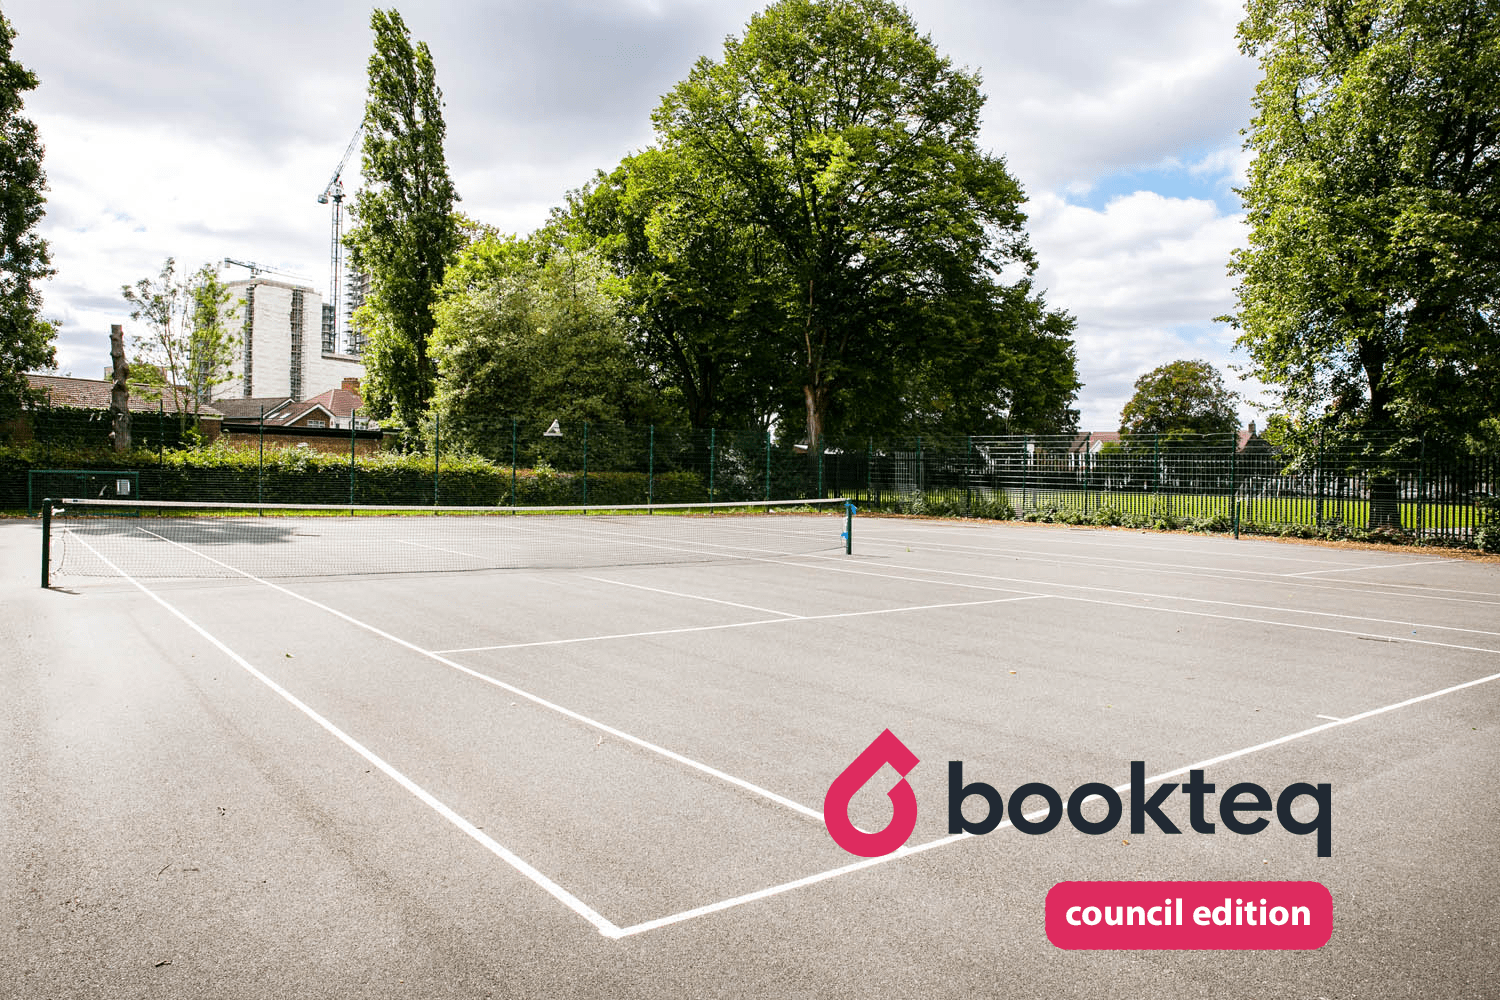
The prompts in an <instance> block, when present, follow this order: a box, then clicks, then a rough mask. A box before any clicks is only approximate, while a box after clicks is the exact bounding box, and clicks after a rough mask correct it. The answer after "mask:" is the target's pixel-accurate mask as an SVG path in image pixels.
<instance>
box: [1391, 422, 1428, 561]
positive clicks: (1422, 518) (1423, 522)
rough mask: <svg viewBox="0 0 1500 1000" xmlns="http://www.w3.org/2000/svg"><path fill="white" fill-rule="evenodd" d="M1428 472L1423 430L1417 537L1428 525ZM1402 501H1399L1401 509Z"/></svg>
mask: <svg viewBox="0 0 1500 1000" xmlns="http://www.w3.org/2000/svg"><path fill="white" fill-rule="evenodd" d="M1426 472H1427V432H1426V431H1423V432H1422V439H1421V442H1420V443H1419V444H1418V445H1417V538H1419V539H1420V538H1421V537H1422V530H1423V529H1424V528H1426V527H1427V514H1426V505H1425V503H1424V497H1425V494H1426V486H1427V483H1426V475H1425V473H1426ZM1399 506H1400V501H1397V507H1398V509H1399Z"/></svg>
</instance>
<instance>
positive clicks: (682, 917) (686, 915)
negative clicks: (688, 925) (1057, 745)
mask: <svg viewBox="0 0 1500 1000" xmlns="http://www.w3.org/2000/svg"><path fill="white" fill-rule="evenodd" d="M1495 680H1500V674H1490V675H1489V676H1488V677H1480V678H1477V679H1476V680H1472V681H1465V682H1464V683H1462V684H1455V685H1453V686H1452V687H1446V688H1443V689H1442V690H1441V691H1432V692H1429V693H1428V694H1422V695H1417V696H1416V697H1414V698H1408V699H1406V700H1405V701H1398V702H1396V703H1394V704H1391V705H1384V706H1382V707H1380V708H1374V709H1371V710H1370V711H1368V712H1361V713H1359V714H1358V715H1351V716H1349V717H1348V718H1347V719H1340V720H1337V721H1333V722H1325V723H1324V724H1323V725H1321V726H1313V727H1312V728H1311V729H1304V730H1302V731H1300V732H1296V733H1290V734H1288V735H1286V736H1279V737H1277V738H1276V739H1273V740H1267V741H1265V742H1264V743H1257V744H1255V745H1254V746H1251V747H1245V748H1243V749H1240V750H1233V751H1231V752H1229V753H1226V754H1220V755H1219V756H1217V757H1210V758H1209V759H1208V760H1200V761H1198V762H1197V763H1195V764H1184V765H1183V766H1182V767H1178V768H1173V769H1172V770H1170V771H1164V772H1162V773H1161V774H1156V775H1152V776H1151V777H1149V778H1146V779H1145V781H1143V782H1142V784H1145V785H1154V784H1156V783H1157V782H1159V781H1165V780H1166V779H1167V778H1175V777H1177V776H1178V775H1182V774H1187V773H1188V772H1189V771H1201V770H1204V769H1206V768H1208V767H1211V766H1213V765H1215V764H1223V763H1225V762H1226V761H1231V760H1235V759H1236V758H1239V757H1245V756H1248V755H1250V754H1253V753H1258V752H1260V751H1262V750H1269V749H1271V748H1272V747H1278V746H1281V745H1283V744H1286V743H1291V742H1292V741H1294V740H1300V739H1304V738H1306V737H1308V736H1313V735H1315V734H1317V733H1321V732H1324V731H1325V730H1329V729H1335V728H1337V727H1339V726H1347V725H1349V724H1351V723H1355V722H1360V721H1362V720H1364V719H1369V718H1373V717H1374V716H1377V715H1383V714H1385V713H1386V712H1394V711H1396V710H1397V709H1401V708H1407V707H1409V706H1411V705H1415V704H1418V703H1419V702H1424V701H1429V700H1431V699H1433V698H1441V697H1442V696H1444V695H1448V694H1453V693H1454V692H1456V691H1462V690H1464V689H1465V688H1471V687H1475V686H1477V685H1480V684H1488V683H1490V682H1491V681H1495ZM1130 787H1131V783H1130V782H1126V783H1124V784H1122V785H1115V786H1114V790H1115V791H1116V792H1122V793H1124V792H1129V791H1130ZM1045 812H1046V811H1045V810H1037V811H1035V812H1029V813H1025V814H1024V815H1025V817H1026V818H1027V819H1039V818H1041V816H1043V815H1044V814H1045ZM1011 823H1012V821H1011V820H1003V821H1001V823H1000V824H999V825H998V826H997V827H996V829H997V830H1003V829H1005V828H1006V827H1009V826H1011ZM974 836H975V835H973V834H968V833H956V834H950V835H949V836H947V837H943V838H941V839H939V840H931V841H928V842H927V843H925V844H918V845H917V846H916V847H902V848H900V849H898V850H896V851H895V852H893V853H891V854H887V855H885V856H883V857H879V858H867V859H866V860H864V861H858V862H855V863H854V864H850V865H844V866H843V867H840V868H833V869H830V870H829V871H824V872H818V873H817V874H815V875H808V876H806V877H805V878H800V879H797V880H796V881H793V882H783V883H782V884H780V885H773V886H769V887H767V888H765V889H760V890H757V891H756V892H751V893H746V894H745V895H743V896H735V897H733V898H732V899H725V900H721V901H719V902H717V903H710V904H708V905H707V906H699V907H696V908H695V909H691V910H684V911H683V912H681V913H673V914H670V915H668V916H665V917H658V918H657V919H655V920H647V921H645V922H644V923H639V924H631V925H630V926H628V927H622V928H620V931H619V937H622V938H623V937H631V936H633V935H636V934H641V933H644V932H646V931H654V930H657V929H659V928H662V927H668V926H671V925H672V924H680V923H682V922H684V921H687V920H692V919H694V918H696V917H703V916H707V915H709V914H711V913H722V912H723V911H724V910H728V909H731V908H733V907H736V906H743V905H745V904H746V903H754V902H756V901H758V900H762V899H766V898H768V897H771V896H778V895H780V894H782V893H784V892H791V891H792V890H794V889H800V888H803V887H804V886H809V885H813V884H816V883H818V882H826V881H828V880H829V879H834V878H838V877H839V876H841V875H848V874H850V873H852V872H857V871H863V870H864V869H866V868H873V867H875V866H876V865H883V864H889V863H890V862H892V861H900V860H902V859H904V858H908V857H911V856H912V855H914V854H921V853H924V852H926V851H930V850H933V849H935V848H939V847H945V846H947V845H948V844H956V843H958V842H959V841H961V840H972V839H974Z"/></svg>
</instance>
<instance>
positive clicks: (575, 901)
mask: <svg viewBox="0 0 1500 1000" xmlns="http://www.w3.org/2000/svg"><path fill="white" fill-rule="evenodd" d="M79 542H80V543H81V544H82V545H83V546H84V548H86V549H88V550H89V551H90V552H92V553H94V555H95V557H97V558H98V559H99V561H100V562H102V563H104V565H106V566H108V567H109V568H110V569H112V570H114V571H115V572H116V573H118V574H119V575H120V577H121V579H123V580H125V581H126V582H127V583H129V584H130V585H131V586H133V587H135V588H136V589H137V590H139V591H140V592H141V593H143V594H145V595H146V596H147V597H149V598H151V599H152V600H153V601H155V602H156V603H157V604H160V605H161V606H162V607H163V608H166V609H167V611H169V612H171V614H172V615H173V616H175V617H176V618H177V619H179V620H180V621H181V622H182V623H183V624H185V625H187V626H188V628H190V629H192V630H193V631H194V632H196V633H198V634H199V635H200V636H202V637H203V638H204V639H206V640H208V642H209V643H210V644H212V645H213V646H214V647H215V648H216V649H218V650H219V651H220V652H221V653H223V654H224V655H225V656H227V657H229V659H231V660H232V661H234V663H235V664H237V665H238V666H239V667H240V668H241V669H243V670H244V671H245V672H246V673H248V674H249V675H250V676H251V677H254V678H255V679H256V680H258V681H260V682H261V683H262V684H264V685H265V686H266V687H268V688H270V689H271V690H272V691H274V692H276V694H277V695H279V696H280V697H281V698H282V699H283V700H285V701H286V702H287V704H289V705H291V706H292V707H293V708H295V709H296V710H297V711H299V712H301V713H302V714H303V715H305V716H307V717H308V718H309V719H311V720H312V721H313V722H316V723H317V724H318V726H319V727H321V728H322V729H323V730H324V731H326V732H327V733H329V734H330V735H331V736H333V737H334V738H335V739H337V740H338V741H339V742H340V743H342V744H344V745H345V746H346V747H348V748H349V749H351V750H353V751H354V752H355V753H357V754H359V755H360V756H361V757H363V758H364V759H365V760H366V761H368V762H369V763H370V764H371V765H372V766H373V767H375V768H377V769H379V771H380V772H381V773H382V774H384V775H385V776H386V777H388V778H390V779H391V780H392V781H394V782H396V784H398V785H400V786H401V787H402V788H404V789H406V791H408V792H409V793H411V794H412V795H413V796H415V797H416V798H417V799H418V800H419V801H420V802H421V803H422V804H423V805H425V806H427V807H428V808H429V809H431V810H432V811H433V812H435V813H437V814H438V815H439V816H441V817H442V818H443V819H445V820H447V821H448V822H449V823H451V824H452V825H453V826H455V827H457V828H458V829H459V830H460V831H461V832H463V833H464V834H465V835H466V836H468V837H469V838H470V839H471V840H473V841H474V842H475V843H477V844H479V845H480V846H481V847H483V848H484V849H485V850H487V851H489V852H490V853H491V854H493V855H494V856H495V857H497V858H499V859H500V860H501V861H504V862H505V863H506V864H507V865H509V866H510V867H512V868H514V869H515V870H516V871H518V872H520V873H521V874H522V875H524V876H526V878H528V879H530V880H531V881H532V882H533V883H534V884H535V885H537V886H539V887H540V888H542V889H543V890H545V891H546V892H547V893H548V894H549V895H550V896H552V897H553V898H554V899H556V900H557V901H558V902H560V903H562V904H563V905H564V906H566V907H567V908H568V909H570V910H572V911H573V912H574V913H576V914H578V915H579V916H580V917H582V918H583V919H585V920H587V921H588V922H589V923H591V924H593V925H594V927H595V928H596V929H597V930H598V931H599V933H600V934H603V935H604V936H605V937H608V938H619V937H620V928H619V926H618V925H617V924H615V923H614V922H612V921H610V920H608V919H607V918H605V917H604V916H603V915H602V914H600V913H599V912H598V911H597V910H595V909H594V908H593V907H591V906H589V905H588V904H587V903H585V902H583V900H581V899H579V898H578V897H577V896H575V895H573V894H572V893H571V892H569V891H568V890H566V889H564V888H563V887H562V886H560V885H558V884H557V883H556V882H554V881H552V880H551V879H550V878H548V877H547V876H546V875H543V874H542V873H541V872H539V871H537V870H536V869H535V868H533V867H532V866H531V865H530V864H528V863H527V862H526V861H525V860H523V859H522V858H521V857H520V856H518V855H516V854H515V853H513V852H512V851H510V850H509V849H507V848H506V847H505V846H503V845H502V844H500V843H499V842H497V841H496V840H495V839H494V838H493V837H491V836H490V835H489V834H487V833H485V832H484V831H483V830H481V829H479V828H478V827H477V826H475V825H474V824H473V823H470V822H469V821H468V820H467V819H465V818H464V817H462V816H460V815H459V814H458V813H457V812H455V811H454V810H453V809H452V808H450V807H449V806H448V805H447V804H446V803H444V802H442V801H441V800H439V799H438V798H437V797H436V796H434V795H433V794H432V793H431V792H429V791H427V790H426V789H425V788H423V787H422V786H421V785H418V784H417V783H416V782H415V781H412V780H411V779H410V778H408V777H407V776H406V775H404V774H402V773H401V772H400V771H398V770H396V768H394V767H392V766H391V765H390V764H388V763H387V762H386V761H385V760H384V759H383V758H381V757H379V756H377V755H376V754H375V753H374V752H373V751H372V750H370V749H369V748H368V747H366V746H365V745H364V744H362V743H360V742H359V741H358V740H356V739H355V738H354V737H352V736H350V735H349V734H348V733H346V732H344V731H343V730H342V729H340V728H339V727H338V726H336V725H334V724H333V723H332V722H330V721H329V720H328V719H326V718H324V717H323V716H322V715H320V714H318V712H317V711H316V710H315V709H313V708H312V707H311V706H309V705H308V704H307V703H306V702H304V701H302V700H301V699H300V698H298V697H297V696H296V695H294V694H292V693H291V692H290V691H288V690H287V689H286V688H284V687H282V686H281V685H280V684H278V683H276V682H275V681H274V680H272V679H271V678H270V677H268V676H266V675H265V674H263V673H261V672H260V671H259V670H257V669H256V668H255V667H254V666H252V665H251V664H250V662H249V661H248V660H246V659H245V658H244V657H243V656H241V655H240V654H238V653H236V652H235V651H234V650H232V649H230V648H229V647H228V646H226V645H225V644H224V643H223V642H220V641H219V639H218V638H216V637H215V636H213V635H212V634H210V633H209V631H208V630H207V629H205V628H204V627H203V626H201V625H199V624H198V623H197V622H195V621H193V620H192V619H191V618H189V617H188V616H187V615H186V614H184V613H183V612H182V611H180V610H178V609H177V608H176V607H175V606H174V605H172V604H169V603H167V601H166V600H164V599H163V598H162V597H161V596H160V595H158V594H157V593H155V592H154V591H152V590H150V589H148V588H147V587H146V586H145V585H143V584H142V583H140V582H139V581H138V580H136V579H135V578H134V577H132V576H131V575H129V574H128V573H126V572H125V571H124V570H122V569H120V567H118V566H116V565H115V564H114V563H112V562H110V561H109V560H108V559H106V558H105V557H104V556H103V555H101V554H100V553H99V551H98V550H97V549H95V548H94V547H93V546H92V545H90V544H89V543H88V542H87V541H84V540H83V539H82V538H80V539H79ZM173 544H176V543H173Z"/></svg>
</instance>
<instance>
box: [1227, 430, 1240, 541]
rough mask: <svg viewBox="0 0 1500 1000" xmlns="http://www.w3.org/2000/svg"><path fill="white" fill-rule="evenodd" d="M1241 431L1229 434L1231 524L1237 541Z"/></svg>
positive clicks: (1238, 533)
mask: <svg viewBox="0 0 1500 1000" xmlns="http://www.w3.org/2000/svg"><path fill="white" fill-rule="evenodd" d="M1239 443H1240V431H1239V428H1238V427H1235V429H1234V430H1233V431H1231V432H1230V434H1229V523H1230V525H1231V526H1232V527H1233V528H1234V537H1235V539H1236V540H1238V539H1239V537H1240V478H1239V475H1238V469H1237V468H1236V466H1235V459H1236V458H1238V456H1239V451H1240V449H1239Z"/></svg>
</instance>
